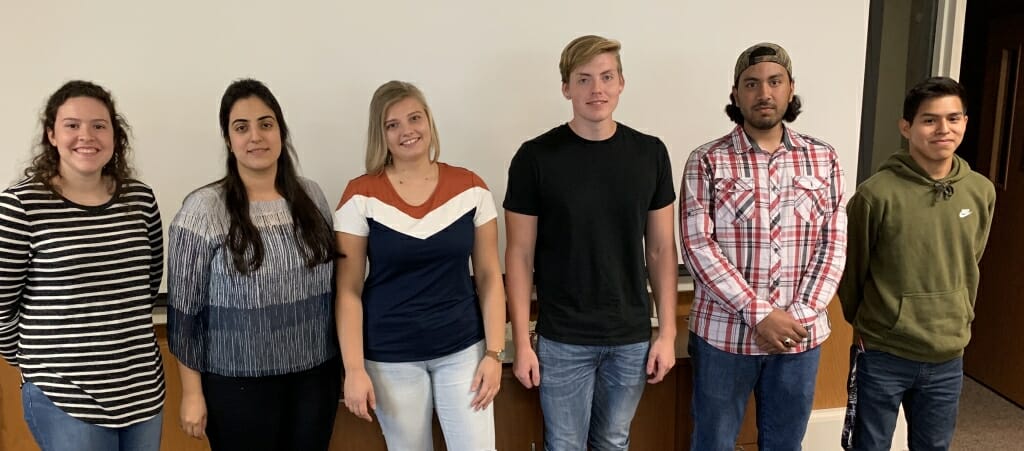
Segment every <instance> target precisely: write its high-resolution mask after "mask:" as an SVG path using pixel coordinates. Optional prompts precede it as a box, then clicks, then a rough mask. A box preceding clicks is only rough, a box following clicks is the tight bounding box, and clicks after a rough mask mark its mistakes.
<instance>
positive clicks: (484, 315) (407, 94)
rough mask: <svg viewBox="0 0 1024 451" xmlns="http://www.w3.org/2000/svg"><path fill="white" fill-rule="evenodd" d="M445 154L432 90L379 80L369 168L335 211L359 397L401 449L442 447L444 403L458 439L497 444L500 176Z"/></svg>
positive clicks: (354, 406)
mask: <svg viewBox="0 0 1024 451" xmlns="http://www.w3.org/2000/svg"><path fill="white" fill-rule="evenodd" d="M439 153H440V144H439V142H438V136H437V127H436V126H435V124H434V120H433V116H432V114H431V112H430V108H429V107H428V106H427V102H426V99H425V98H424V97H423V94H422V93H421V92H420V90H419V89H417V88H416V87H415V86H413V85H411V84H409V83H404V82H399V81H391V82H388V83H385V84H384V85H383V86H381V87H380V88H378V89H377V91H376V92H375V93H374V94H373V99H372V100H371V102H370V124H369V128H368V136H367V150H366V174H365V175H363V176H361V177H358V178H356V179H353V180H352V181H351V182H349V184H348V187H347V188H346V189H345V193H344V194H343V195H342V198H341V202H340V203H339V207H338V210H337V211H336V212H335V231H336V232H337V240H338V245H339V251H340V252H341V254H342V255H344V256H345V257H343V258H342V259H341V260H340V262H341V263H340V265H339V275H338V298H337V311H338V333H339V339H340V342H341V347H342V356H343V359H344V365H345V375H346V377H345V384H344V391H345V405H346V407H348V409H349V410H350V411H351V412H352V413H354V414H355V415H356V416H358V417H360V418H363V419H365V420H368V421H371V416H370V410H371V409H372V410H374V411H375V413H376V416H377V419H378V420H379V421H380V425H381V429H382V430H383V432H384V437H385V440H386V441H387V445H388V448H389V449H402V450H430V449H431V443H432V439H431V436H430V435H431V417H432V413H433V411H434V410H435V409H436V411H437V416H438V418H439V419H440V423H441V428H442V430H443V431H444V435H445V441H446V443H447V446H448V449H449V450H452V451H457V450H474V451H475V450H482V449H494V447H495V445H494V414H493V408H492V403H491V402H492V401H493V400H494V397H495V395H496V394H497V393H498V389H499V386H500V382H501V363H502V362H501V359H502V358H503V354H504V353H503V347H504V342H505V338H504V327H503V326H504V323H505V297H504V288H503V286H502V281H501V273H500V271H501V270H500V267H499V265H498V246H497V236H498V229H497V223H496V219H495V218H496V217H497V212H496V210H495V206H494V200H493V198H492V196H491V193H490V191H489V190H488V189H487V185H485V184H484V182H483V181H482V180H481V179H480V178H479V177H477V175H476V174H474V173H473V172H471V171H469V170H467V169H463V168H459V167H455V166H449V165H447V164H444V163H441V162H439V161H438V154H439ZM468 261H471V262H472V266H473V275H472V277H471V276H470V273H469V265H467V262H468ZM367 264H369V273H368V274H367V272H366V267H367ZM364 274H366V276H365V278H364ZM474 282H475V284H474Z"/></svg>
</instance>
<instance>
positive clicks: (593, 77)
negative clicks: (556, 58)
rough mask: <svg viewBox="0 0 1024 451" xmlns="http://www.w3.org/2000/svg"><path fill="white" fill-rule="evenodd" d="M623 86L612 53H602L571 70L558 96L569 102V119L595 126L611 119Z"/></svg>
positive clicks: (624, 81)
mask: <svg viewBox="0 0 1024 451" xmlns="http://www.w3.org/2000/svg"><path fill="white" fill-rule="evenodd" d="M625 86H626V80H625V79H624V78H622V74H621V73H620V72H619V63H618V60H617V59H616V58H615V54H613V53H610V52H605V53H601V54H599V55H597V56H595V57H594V58H593V59H591V60H590V61H588V62H587V63H586V64H582V65H580V66H578V67H576V68H575V69H573V71H572V73H570V74H569V81H568V82H566V83H562V95H564V96H565V98H566V99H568V100H570V101H572V114H573V121H576V122H584V123H586V124H588V125H595V126H596V125H600V124H602V123H605V122H611V121H612V120H613V119H612V113H613V112H615V107H616V106H618V104H619V94H621V93H622V90H623V88H625Z"/></svg>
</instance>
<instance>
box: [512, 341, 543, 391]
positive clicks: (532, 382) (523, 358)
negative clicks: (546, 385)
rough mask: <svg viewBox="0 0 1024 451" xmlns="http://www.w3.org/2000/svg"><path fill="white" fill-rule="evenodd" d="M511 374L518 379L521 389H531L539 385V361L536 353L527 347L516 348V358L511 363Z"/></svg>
mask: <svg viewBox="0 0 1024 451" xmlns="http://www.w3.org/2000/svg"><path fill="white" fill-rule="evenodd" d="M512 373H513V374H515V375H516V379H519V383H520V384H523V387H526V388H533V387H537V386H539V385H540V361H538V360H537V353H536V352H534V351H533V348H531V347H529V346H522V347H516V358H515V360H514V361H513V362H512Z"/></svg>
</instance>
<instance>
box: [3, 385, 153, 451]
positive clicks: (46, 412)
mask: <svg viewBox="0 0 1024 451" xmlns="http://www.w3.org/2000/svg"><path fill="white" fill-rule="evenodd" d="M21 404H22V407H23V408H24V409H25V422H27V423H28V428H29V430H30V431H32V436H33V437H35V439H36V443H38V444H39V447H40V448H42V450H43V451H158V450H159V449H160V432H161V429H162V427H163V417H164V414H163V413H160V414H159V415H157V416H155V417H153V418H150V419H148V420H146V421H143V422H141V423H135V424H133V425H131V426H127V427H123V428H105V427H102V426H96V425H95V424H91V423H86V422H84V421H82V420H79V419H78V418H75V417H72V416H71V415H68V414H67V413H65V412H64V411H63V410H61V409H60V407H57V406H56V405H54V404H53V402H52V401H50V398H48V397H47V396H46V395H45V394H43V392H42V391H41V390H39V387H36V386H35V384H32V383H31V382H26V383H25V385H23V386H22V387H21Z"/></svg>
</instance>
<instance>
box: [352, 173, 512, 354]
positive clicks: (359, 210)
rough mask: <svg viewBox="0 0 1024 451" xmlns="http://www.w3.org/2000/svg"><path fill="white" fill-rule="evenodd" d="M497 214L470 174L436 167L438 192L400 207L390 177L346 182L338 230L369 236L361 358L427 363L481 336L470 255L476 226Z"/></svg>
mask: <svg viewBox="0 0 1024 451" xmlns="http://www.w3.org/2000/svg"><path fill="white" fill-rule="evenodd" d="M496 217H497V211H496V210H495V207H494V198H493V197H491V192H490V191H489V190H488V189H487V185H486V184H484V182H483V180H481V179H480V177H478V176H477V175H476V174H474V173H473V172H471V171H469V170H467V169H464V168H460V167H455V166H449V165H446V164H444V163H438V180H437V187H436V188H435V190H434V192H433V194H431V196H430V198H428V199H427V201H426V202H424V203H423V204H421V205H418V206H412V205H408V204H407V203H405V202H404V201H403V200H402V199H401V197H399V196H398V193H397V192H396V191H395V189H394V187H393V186H392V185H391V182H390V181H388V178H387V175H386V174H385V173H383V172H381V173H380V174H376V175H363V176H361V177H358V178H356V179H353V180H352V181H351V182H349V184H348V187H347V188H345V193H344V194H343V195H342V197H341V202H340V203H339V204H338V210H337V211H336V212H335V213H334V229H335V230H336V231H338V232H343V233H349V234H352V235H356V236H364V237H367V245H366V255H367V260H368V261H369V267H370V271H369V274H368V275H367V278H366V281H365V282H364V285H363V299H362V301H363V347H364V356H365V357H366V358H367V359H369V360H374V361H380V362H411V361H422V360H430V359H435V358H438V357H442V356H445V355H448V354H451V353H453V352H457V351H460V350H462V349H465V348H467V347H469V346H470V345H472V344H474V343H476V342H478V341H480V340H482V339H483V338H484V329H483V318H482V315H481V311H480V302H479V298H478V297H477V293H476V289H475V288H474V285H473V279H472V278H471V277H470V274H469V258H470V255H471V254H472V252H473V242H474V239H475V233H476V228H477V227H479V226H482V225H484V224H486V223H488V222H490V221H493V220H494V219H495V218H496Z"/></svg>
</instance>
